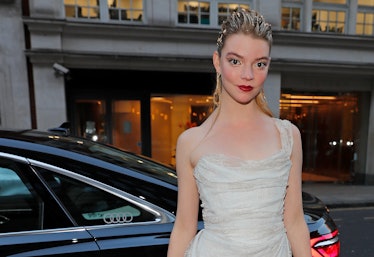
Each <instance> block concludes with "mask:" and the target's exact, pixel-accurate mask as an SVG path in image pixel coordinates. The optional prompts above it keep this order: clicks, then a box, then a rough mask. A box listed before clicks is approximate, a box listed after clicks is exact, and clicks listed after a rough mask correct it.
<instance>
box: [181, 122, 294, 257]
mask: <svg viewBox="0 0 374 257" xmlns="http://www.w3.org/2000/svg"><path fill="white" fill-rule="evenodd" d="M274 120H275V123H276V126H277V128H278V130H279V132H280V137H281V143H282V148H281V150H280V151H279V152H277V153H275V154H273V155H272V156H270V157H268V158H265V159H263V160H242V159H240V158H236V157H232V156H227V155H224V154H210V155H206V156H203V157H202V158H201V159H200V160H199V162H198V163H197V165H196V167H195V170H194V175H195V178H196V183H197V186H198V190H199V193H200V199H201V201H202V207H203V218H204V229H203V230H201V231H200V232H199V233H198V234H197V235H196V236H195V238H194V239H193V240H192V241H191V243H190V246H189V248H188V249H187V251H186V253H185V256H186V257H208V256H209V257H210V256H211V257H244V256H246V257H291V256H292V253H291V249H290V245H289V242H288V239H287V235H286V229H285V227H284V223H283V209H284V197H285V193H286V187H287V183H288V176H289V171H290V168H291V160H290V155H291V151H292V144H293V140H292V139H293V137H292V131H291V123H290V122H289V121H287V120H280V119H274Z"/></svg>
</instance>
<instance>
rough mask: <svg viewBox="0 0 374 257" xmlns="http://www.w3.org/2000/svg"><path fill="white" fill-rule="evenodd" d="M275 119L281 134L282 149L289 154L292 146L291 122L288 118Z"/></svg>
mask: <svg viewBox="0 0 374 257" xmlns="http://www.w3.org/2000/svg"><path fill="white" fill-rule="evenodd" d="M276 121H277V122H276V124H277V126H278V129H279V132H280V136H281V142H282V149H283V151H285V152H286V153H287V154H288V155H291V152H292V146H293V136H292V123H291V122H290V121H289V120H281V119H277V120H276Z"/></svg>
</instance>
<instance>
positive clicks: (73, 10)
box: [64, 0, 100, 19]
mask: <svg viewBox="0 0 374 257" xmlns="http://www.w3.org/2000/svg"><path fill="white" fill-rule="evenodd" d="M64 4H65V15H66V17H71V18H85V19H100V11H99V10H100V8H99V3H98V1H96V0H64Z"/></svg>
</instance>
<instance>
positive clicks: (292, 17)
mask: <svg viewBox="0 0 374 257" xmlns="http://www.w3.org/2000/svg"><path fill="white" fill-rule="evenodd" d="M300 12H301V11H300V8H297V7H282V29H284V30H300V21H301V19H300Z"/></svg>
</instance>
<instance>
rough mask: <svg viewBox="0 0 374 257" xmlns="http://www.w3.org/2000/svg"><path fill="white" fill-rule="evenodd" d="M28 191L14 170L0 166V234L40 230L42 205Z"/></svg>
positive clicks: (25, 182) (24, 179)
mask: <svg viewBox="0 0 374 257" xmlns="http://www.w3.org/2000/svg"><path fill="white" fill-rule="evenodd" d="M0 165H1V164H0ZM30 189H31V184H30V183H29V181H28V180H27V179H26V178H24V177H22V178H21V174H20V172H19V171H18V170H17V169H16V168H14V169H12V168H10V167H4V166H3V165H1V166H0V233H5V232H17V231H24V230H36V229H42V226H43V218H42V217H43V206H44V204H43V201H42V200H41V198H40V197H38V195H37V194H36V193H34V192H33V193H32V192H31V191H30ZM31 190H32V189H31Z"/></svg>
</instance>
